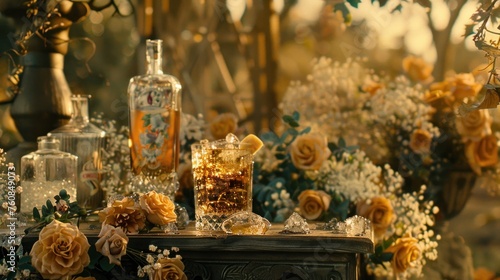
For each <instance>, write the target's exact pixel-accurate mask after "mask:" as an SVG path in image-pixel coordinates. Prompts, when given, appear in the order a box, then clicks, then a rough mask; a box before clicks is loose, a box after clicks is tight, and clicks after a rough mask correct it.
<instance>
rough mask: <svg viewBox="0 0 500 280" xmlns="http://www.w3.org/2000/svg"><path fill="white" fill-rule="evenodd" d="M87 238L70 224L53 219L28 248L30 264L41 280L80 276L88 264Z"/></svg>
mask: <svg viewBox="0 0 500 280" xmlns="http://www.w3.org/2000/svg"><path fill="white" fill-rule="evenodd" d="M89 248H90V244H89V242H88V241H87V237H85V235H84V234H83V233H81V232H80V230H78V228H77V227H76V226H74V225H71V224H66V223H61V222H59V221H57V220H53V221H52V222H51V223H50V224H48V225H47V226H45V227H44V228H43V229H42V230H41V231H40V234H39V237H38V240H37V241H36V242H35V244H33V248H31V252H30V256H31V263H32V265H33V267H34V268H36V270H37V271H38V272H40V274H41V275H42V276H43V278H44V279H61V278H67V277H70V276H72V275H76V274H79V273H81V272H82V271H83V268H84V267H86V266H87V265H88V264H89V263H90V258H89V254H88V251H89Z"/></svg>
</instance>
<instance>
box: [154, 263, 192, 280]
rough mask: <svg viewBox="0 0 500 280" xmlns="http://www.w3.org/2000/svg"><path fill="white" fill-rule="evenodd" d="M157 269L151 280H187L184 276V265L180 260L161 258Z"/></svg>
mask: <svg viewBox="0 0 500 280" xmlns="http://www.w3.org/2000/svg"><path fill="white" fill-rule="evenodd" d="M157 263H159V264H160V267H159V268H157V269H156V268H155V270H154V272H153V277H152V279H153V280H174V279H175V280H187V277H186V274H184V264H183V263H182V261H181V259H180V258H162V259H159V260H158V262H157Z"/></svg>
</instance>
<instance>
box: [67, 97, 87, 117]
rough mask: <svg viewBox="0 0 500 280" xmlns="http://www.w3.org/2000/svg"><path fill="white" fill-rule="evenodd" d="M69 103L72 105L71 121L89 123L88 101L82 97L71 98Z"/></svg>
mask: <svg viewBox="0 0 500 280" xmlns="http://www.w3.org/2000/svg"><path fill="white" fill-rule="evenodd" d="M71 103H72V104H73V116H72V117H71V121H73V122H76V123H88V122H89V101H88V99H87V98H86V97H83V96H73V97H71Z"/></svg>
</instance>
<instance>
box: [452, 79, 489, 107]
mask: <svg viewBox="0 0 500 280" xmlns="http://www.w3.org/2000/svg"><path fill="white" fill-rule="evenodd" d="M482 87H483V85H482V84H480V83H476V79H475V78H474V75H472V74H471V73H461V74H457V75H455V77H454V79H453V83H452V87H451V92H452V94H453V96H455V98H456V100H457V101H460V102H461V101H462V100H463V99H464V98H467V97H474V96H476V95H477V94H478V93H479V91H480V90H481V88H482Z"/></svg>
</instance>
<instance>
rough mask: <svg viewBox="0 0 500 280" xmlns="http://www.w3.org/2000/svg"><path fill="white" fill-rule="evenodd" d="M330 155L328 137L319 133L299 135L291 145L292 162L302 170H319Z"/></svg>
mask: <svg viewBox="0 0 500 280" xmlns="http://www.w3.org/2000/svg"><path fill="white" fill-rule="evenodd" d="M330 155H331V151H330V149H329V148H328V142H327V140H326V138H325V137H323V136H321V135H319V134H303V135H299V136H297V138H295V140H294V141H293V142H292V144H291V145H290V156H291V158H292V162H293V164H294V165H295V167H297V168H299V169H302V170H318V169H319V168H320V167H321V165H322V164H323V162H324V161H325V160H327V159H328V157H330Z"/></svg>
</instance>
